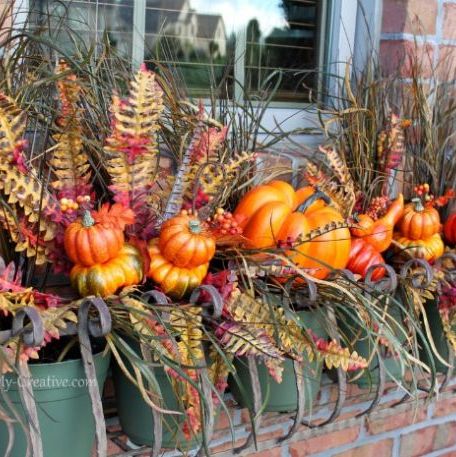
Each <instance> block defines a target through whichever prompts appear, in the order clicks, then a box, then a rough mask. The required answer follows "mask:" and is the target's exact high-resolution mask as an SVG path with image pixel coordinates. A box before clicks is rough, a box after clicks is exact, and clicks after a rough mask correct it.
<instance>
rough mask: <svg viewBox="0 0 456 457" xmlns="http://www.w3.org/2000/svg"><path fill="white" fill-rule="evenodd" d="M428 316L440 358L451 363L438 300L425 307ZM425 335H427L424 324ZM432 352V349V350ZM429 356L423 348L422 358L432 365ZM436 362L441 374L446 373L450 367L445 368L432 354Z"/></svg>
mask: <svg viewBox="0 0 456 457" xmlns="http://www.w3.org/2000/svg"><path fill="white" fill-rule="evenodd" d="M425 310H426V316H427V320H428V323H429V328H430V330H431V336H432V339H433V340H434V345H435V348H436V349H437V352H438V353H439V355H440V357H441V358H442V359H443V360H445V361H448V362H449V358H450V354H449V350H448V340H447V339H446V336H445V333H444V331H443V326H442V321H441V319H440V313H439V310H438V308H437V302H436V300H428V301H427V302H426V305H425ZM422 325H423V333H426V330H425V327H424V324H422ZM430 350H431V351H432V348H431V349H430ZM429 356H430V355H429V354H428V353H427V351H425V350H424V349H423V348H421V349H420V358H421V360H422V361H423V362H424V363H425V364H426V365H430V360H429ZM431 357H432V359H433V360H434V364H435V369H436V371H438V372H440V373H446V372H447V371H448V367H447V366H445V365H444V364H443V363H442V362H441V361H440V360H439V359H438V358H437V357H436V356H435V354H434V353H433V352H432V355H431Z"/></svg>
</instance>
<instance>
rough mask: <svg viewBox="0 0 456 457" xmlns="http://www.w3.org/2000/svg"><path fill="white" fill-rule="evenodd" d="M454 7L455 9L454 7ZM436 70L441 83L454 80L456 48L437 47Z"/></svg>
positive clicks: (455, 73)
mask: <svg viewBox="0 0 456 457" xmlns="http://www.w3.org/2000/svg"><path fill="white" fill-rule="evenodd" d="M454 6H455V7H456V5H454ZM455 27H456V24H455ZM437 70H438V76H439V79H440V80H442V81H453V80H454V79H456V76H455V75H456V46H440V47H439V63H438V67H437Z"/></svg>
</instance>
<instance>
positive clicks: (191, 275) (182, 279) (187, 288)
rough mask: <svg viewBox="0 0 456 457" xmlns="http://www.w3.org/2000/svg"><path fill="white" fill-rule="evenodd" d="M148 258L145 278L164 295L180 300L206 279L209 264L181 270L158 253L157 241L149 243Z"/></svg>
mask: <svg viewBox="0 0 456 457" xmlns="http://www.w3.org/2000/svg"><path fill="white" fill-rule="evenodd" d="M148 252H149V257H150V265H149V272H148V274H147V276H148V277H149V278H151V279H152V280H153V281H155V282H156V283H157V284H158V285H159V286H160V288H161V289H162V290H163V292H164V293H165V294H168V295H170V296H171V297H173V298H176V299H180V298H182V297H183V296H184V295H186V294H187V293H189V292H191V291H192V290H193V289H195V288H196V287H198V286H199V285H200V284H201V282H202V281H203V279H204V278H205V277H206V274H207V270H208V268H209V263H203V264H202V265H199V266H197V267H194V268H181V267H178V266H176V265H174V264H172V263H171V262H169V261H168V260H167V259H165V257H164V256H163V255H162V253H161V252H160V247H159V246H158V240H156V239H153V240H151V241H150V242H149V245H148Z"/></svg>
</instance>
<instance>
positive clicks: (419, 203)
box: [412, 198, 424, 212]
mask: <svg viewBox="0 0 456 457" xmlns="http://www.w3.org/2000/svg"><path fill="white" fill-rule="evenodd" d="M412 203H413V204H414V205H415V211H419V212H421V211H424V206H423V202H422V201H421V199H419V198H412Z"/></svg>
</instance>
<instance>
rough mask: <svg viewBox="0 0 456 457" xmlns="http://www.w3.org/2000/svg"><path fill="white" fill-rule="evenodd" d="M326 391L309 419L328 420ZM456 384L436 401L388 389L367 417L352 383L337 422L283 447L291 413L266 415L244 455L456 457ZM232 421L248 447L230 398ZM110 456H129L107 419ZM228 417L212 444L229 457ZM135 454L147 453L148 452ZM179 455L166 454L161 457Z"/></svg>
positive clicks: (331, 389) (329, 393)
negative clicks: (253, 443) (255, 442)
mask: <svg viewBox="0 0 456 457" xmlns="http://www.w3.org/2000/svg"><path fill="white" fill-rule="evenodd" d="M323 384H324V385H323V388H322V390H321V392H320V394H319V398H318V400H317V402H316V403H315V405H314V407H313V408H314V409H313V411H312V415H311V419H312V420H314V421H318V420H319V419H320V420H324V419H325V418H327V417H328V416H329V414H330V413H331V411H332V409H333V408H334V403H335V400H336V396H337V390H336V386H335V384H334V383H332V382H331V381H330V380H329V379H327V378H324V381H323ZM455 393H456V380H454V382H453V383H449V386H448V387H446V388H445V389H443V390H442V392H440V393H439V395H438V397H437V398H436V399H435V400H433V401H432V402H429V401H428V402H426V401H425V400H424V395H423V396H421V398H415V399H407V401H405V402H404V403H402V404H397V403H398V401H399V400H400V399H401V398H402V397H403V395H404V392H403V390H401V389H399V388H398V387H397V386H393V385H390V386H389V387H388V388H387V390H386V392H385V395H384V396H383V398H382V399H381V402H380V404H379V405H378V407H377V408H376V409H375V410H374V411H373V412H372V413H371V414H370V415H368V416H362V417H360V418H358V417H356V416H357V415H358V414H359V413H362V412H363V411H365V410H366V408H368V407H369V405H370V401H369V400H370V399H372V396H373V394H372V393H371V392H369V391H368V390H361V389H359V388H358V387H357V386H356V385H348V387H347V399H346V402H345V405H344V407H343V409H342V413H341V415H340V417H339V419H337V420H336V421H335V422H334V423H332V424H329V425H327V426H324V427H322V428H320V429H309V428H308V427H306V426H301V427H300V428H299V429H298V431H297V433H296V434H295V435H294V436H293V437H292V438H291V439H290V440H289V441H288V442H286V443H285V444H278V443H277V440H278V438H280V437H281V436H283V435H285V434H286V432H287V431H288V430H289V427H290V426H291V424H292V415H291V414H279V413H267V414H264V415H263V419H262V427H261V430H260V432H259V435H258V446H257V449H254V448H252V449H250V450H248V451H245V452H243V453H242V454H240V455H242V456H251V457H304V456H313V457H418V456H428V457H437V456H441V457H450V456H453V457H454V456H456V396H455ZM228 403H229V404H231V408H230V417H231V422H232V423H233V424H234V427H235V436H234V447H238V446H240V445H242V444H243V443H244V440H245V438H246V436H247V434H248V432H249V430H250V419H249V415H248V412H247V411H246V410H243V409H239V408H237V407H236V404H235V403H234V401H232V400H228ZM108 422H109V426H108V430H109V434H110V454H109V455H116V456H118V457H120V456H121V455H132V454H126V453H127V452H131V447H129V446H128V444H127V439H126V437H125V436H124V435H122V433H121V431H120V428H119V425H118V423H117V420H116V419H115V418H114V419H109V420H108ZM229 424H230V421H229V419H228V417H227V413H225V412H222V413H221V414H220V417H219V419H218V423H217V425H216V431H215V435H214V439H213V441H212V444H211V446H210V449H211V455H214V456H217V457H231V456H233V455H234V453H233V442H232V436H231V432H230V428H229ZM137 452H138V453H137V454H134V455H144V456H146V455H149V454H148V453H147V451H146V450H145V449H142V450H140V451H137ZM176 455H180V454H177V453H176V451H165V450H164V452H163V457H172V456H176Z"/></svg>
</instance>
